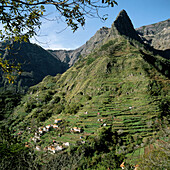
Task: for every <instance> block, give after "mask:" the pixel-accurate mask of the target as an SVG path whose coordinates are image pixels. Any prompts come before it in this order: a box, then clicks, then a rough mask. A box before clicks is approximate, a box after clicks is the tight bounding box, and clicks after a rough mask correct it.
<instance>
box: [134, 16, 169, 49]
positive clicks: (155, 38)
mask: <svg viewBox="0 0 170 170" xmlns="http://www.w3.org/2000/svg"><path fill="white" fill-rule="evenodd" d="M136 31H137V33H138V34H139V35H140V37H141V38H142V39H143V41H144V42H145V43H147V44H149V45H151V46H153V47H154V48H155V49H158V50H167V49H170V19H168V20H166V21H162V22H158V23H155V24H151V25H147V26H143V27H140V28H137V29H136Z"/></svg>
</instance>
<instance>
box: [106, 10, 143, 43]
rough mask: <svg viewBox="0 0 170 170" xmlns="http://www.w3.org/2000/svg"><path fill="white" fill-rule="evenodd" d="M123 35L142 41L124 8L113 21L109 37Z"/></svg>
mask: <svg viewBox="0 0 170 170" xmlns="http://www.w3.org/2000/svg"><path fill="white" fill-rule="evenodd" d="M122 35H123V36H125V37H126V38H127V39H134V40H137V41H140V42H141V38H140V37H139V35H138V34H137V32H136V31H135V29H134V27H133V24H132V22H131V20H130V18H129V16H128V15H127V13H126V11H125V10H122V11H121V12H120V13H119V15H118V16H117V18H116V20H115V21H114V22H113V24H112V27H111V29H110V32H109V34H108V37H111V38H115V37H119V36H122Z"/></svg>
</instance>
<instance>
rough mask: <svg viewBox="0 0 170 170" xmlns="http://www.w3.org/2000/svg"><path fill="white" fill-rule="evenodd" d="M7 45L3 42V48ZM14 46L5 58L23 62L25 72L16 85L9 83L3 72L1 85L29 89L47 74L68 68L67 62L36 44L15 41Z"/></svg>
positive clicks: (0, 80)
mask: <svg viewBox="0 0 170 170" xmlns="http://www.w3.org/2000/svg"><path fill="white" fill-rule="evenodd" d="M9 44H10V43H9ZM5 46H6V44H4V43H3V44H1V48H5ZM12 46H13V47H12V50H10V51H8V53H7V55H6V56H5V58H6V59H9V60H10V59H12V60H13V61H15V62H18V63H21V68H22V70H23V72H22V74H21V75H20V76H18V78H17V82H16V83H15V84H14V85H8V82H7V80H6V79H5V78H4V77H3V74H2V73H1V75H2V76H1V78H0V87H5V88H7V86H11V88H14V89H15V88H16V89H18V88H19V89H20V88H23V89H27V88H28V87H30V86H32V85H35V84H37V83H39V82H40V81H42V79H43V78H44V77H45V76H47V75H52V76H55V75H56V74H57V73H63V72H64V71H65V70H66V69H67V68H68V66H67V64H65V63H62V62H61V61H60V60H59V59H56V58H55V57H53V55H51V54H50V53H49V52H48V51H46V50H44V49H43V48H42V47H40V46H38V45H36V44H31V43H29V42H22V43H21V44H20V43H14V45H12ZM19 89H18V90H19Z"/></svg>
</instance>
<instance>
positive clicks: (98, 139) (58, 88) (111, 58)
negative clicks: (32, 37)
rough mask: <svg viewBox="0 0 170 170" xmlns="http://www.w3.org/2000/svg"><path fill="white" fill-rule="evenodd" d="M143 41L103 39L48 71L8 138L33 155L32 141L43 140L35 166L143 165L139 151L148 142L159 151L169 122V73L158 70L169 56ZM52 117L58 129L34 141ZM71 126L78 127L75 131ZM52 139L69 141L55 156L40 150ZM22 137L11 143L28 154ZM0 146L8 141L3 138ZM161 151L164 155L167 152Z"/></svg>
mask: <svg viewBox="0 0 170 170" xmlns="http://www.w3.org/2000/svg"><path fill="white" fill-rule="evenodd" d="M138 45H140V44H138ZM140 46H141V48H140V49H137V48H136V47H135V46H134V45H133V43H129V41H128V40H126V39H124V38H121V39H115V40H112V41H108V43H106V44H105V45H103V46H101V48H99V49H97V50H96V51H94V52H93V53H92V54H90V55H89V56H87V57H86V58H81V59H80V60H79V61H78V62H77V63H76V64H75V66H73V67H71V68H70V69H69V70H68V71H67V72H65V73H63V74H62V75H60V74H58V75H57V76H56V77H52V76H47V77H46V78H44V80H43V81H42V82H41V83H39V84H37V85H36V86H33V87H31V88H30V89H29V91H28V92H27V94H26V95H25V96H23V98H22V100H21V102H20V104H19V105H18V106H17V107H16V108H15V109H14V112H13V114H11V116H10V117H9V118H8V122H6V123H5V125H6V126H8V127H9V129H10V130H11V131H12V135H13V137H12V138H14V139H17V140H20V141H22V143H25V142H26V143H28V144H29V149H30V150H32V151H31V152H32V153H33V155H34V151H33V150H35V147H36V146H37V145H38V146H40V148H41V151H35V152H36V153H35V154H36V155H37V156H36V163H35V164H34V166H36V167H37V168H39V169H41V168H42V169H49V167H50V168H52V169H108V168H110V169H116V168H120V164H121V163H122V162H123V161H125V162H126V167H127V168H129V169H130V167H131V166H134V165H135V164H137V163H139V164H141V165H144V164H146V162H145V161H144V160H143V161H140V159H139V158H140V156H142V155H144V153H145V152H146V150H147V147H148V146H150V145H153V146H154V147H156V150H154V151H153V153H152V154H153V155H155V154H156V155H157V151H159V150H160V149H159V147H158V145H156V143H155V141H156V139H159V140H161V141H162V140H163V141H165V140H167V137H168V135H169V134H168V132H166V134H165V133H163V131H161V130H160V129H164V131H166V130H167V125H168V110H169V95H168V91H169V87H168V84H169V79H168V78H167V77H168V72H167V70H164V71H165V73H166V74H164V75H163V74H162V72H161V71H160V70H159V69H158V67H160V66H161V64H162V63H163V64H166V65H167V64H168V61H167V60H166V59H163V58H161V57H160V56H154V55H153V53H152V52H150V51H147V50H144V48H143V45H140ZM141 49H142V52H141ZM147 57H153V58H154V59H155V61H156V62H157V63H159V64H160V66H158V67H156V66H155V64H154V63H150V62H148V61H147ZM159 61H160V62H159ZM159 71H160V72H159ZM13 97H15V96H13ZM13 97H12V96H11V99H10V101H11V103H12V101H13V100H12V98H13ZM15 98H16V97H15ZM18 99H19V98H18ZM2 101H3V103H4V101H5V100H2ZM2 101H1V102H2ZM18 101H19V100H18ZM13 104H14V103H12V105H13ZM6 107H7V106H6ZM7 108H8V107H7ZM55 119H61V120H62V122H61V123H58V127H59V128H57V129H51V130H50V131H49V132H46V133H44V134H43V135H42V136H41V137H40V140H39V141H38V142H33V141H32V140H31V139H32V138H33V137H34V134H35V133H37V130H38V128H39V127H41V126H46V125H49V124H50V125H52V124H54V120H55ZM29 127H30V128H31V130H28V128H29ZM73 127H79V128H81V129H82V131H81V132H80V133H73V132H71V128H73ZM53 140H56V141H57V142H58V143H60V144H62V143H63V142H69V143H70V146H69V147H68V148H64V150H63V151H62V152H59V153H58V154H54V155H53V154H51V153H50V152H49V151H44V148H46V147H48V146H50V145H52V143H53ZM167 142H168V141H167ZM17 143H18V142H17ZM22 143H21V144H19V146H18V144H17V146H15V144H12V145H11V146H9V147H8V149H10V148H11V147H19V148H18V149H17V150H16V154H17V151H22V153H23V154H24V155H25V154H26V156H25V157H27V156H28V158H29V155H27V150H26V151H25V149H24V148H23V147H22V146H23V144H22ZM13 145H14V146H13ZM1 146H2V148H4V146H5V147H6V146H7V145H6V144H5V143H4V142H3V145H1ZM166 147H167V146H166ZM2 150H4V149H2ZM10 150H11V149H10ZM6 153H7V152H6ZM6 153H5V152H2V154H6ZM161 154H162V155H165V158H166V160H167V159H168V158H169V157H168V156H169V155H167V154H166V153H165V152H164V151H161ZM21 155H22V154H21ZM152 157H153V156H152ZM159 158H160V157H159ZM21 159H22V158H21ZM146 160H147V156H146ZM3 161H5V160H3ZM30 161H31V160H30ZM1 162H2V160H1ZM11 166H12V165H11ZM13 166H14V167H15V163H14V164H13ZM23 166H24V167H25V166H26V165H23ZM141 168H142V167H141Z"/></svg>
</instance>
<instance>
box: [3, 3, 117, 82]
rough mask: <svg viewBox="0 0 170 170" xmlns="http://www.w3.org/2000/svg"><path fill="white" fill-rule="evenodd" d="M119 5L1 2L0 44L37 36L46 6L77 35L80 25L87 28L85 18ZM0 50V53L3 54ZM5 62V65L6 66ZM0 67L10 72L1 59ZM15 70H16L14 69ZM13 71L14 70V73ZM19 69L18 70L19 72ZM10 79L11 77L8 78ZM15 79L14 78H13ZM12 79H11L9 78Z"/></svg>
mask: <svg viewBox="0 0 170 170" xmlns="http://www.w3.org/2000/svg"><path fill="white" fill-rule="evenodd" d="M115 4H116V5H117V2H116V1H114V0H102V1H101V2H100V0H10V1H9V0H2V1H1V2H0V23H1V24H2V26H3V28H2V29H0V39H1V41H4V40H7V41H11V40H12V41H14V42H15V41H20V42H22V41H28V40H29V38H31V37H33V36H34V35H36V32H37V30H38V29H40V26H41V18H43V17H44V16H45V14H44V13H45V12H46V7H47V6H49V5H51V6H54V7H55V9H56V14H58V15H60V17H63V18H64V20H65V22H66V24H67V25H68V26H69V27H71V28H72V30H73V32H75V31H76V30H77V29H78V28H79V25H81V26H84V25H85V16H90V17H98V18H100V19H102V20H106V18H105V17H100V15H99V13H98V10H99V9H101V8H105V7H109V6H111V7H113V6H114V5H115ZM2 50H3V49H1V47H0V51H2ZM5 63H6V64H5ZM0 68H2V70H3V72H7V73H11V71H10V70H11V68H12V66H11V67H9V65H8V64H7V62H6V61H5V60H4V57H3V56H0ZM13 69H14V68H13ZM13 69H12V70H13ZM17 69H18V67H16V69H14V70H17ZM7 78H8V76H7ZM10 78H12V80H13V79H14V78H13V76H12V77H11V76H10ZM9 80H10V79H9Z"/></svg>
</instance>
